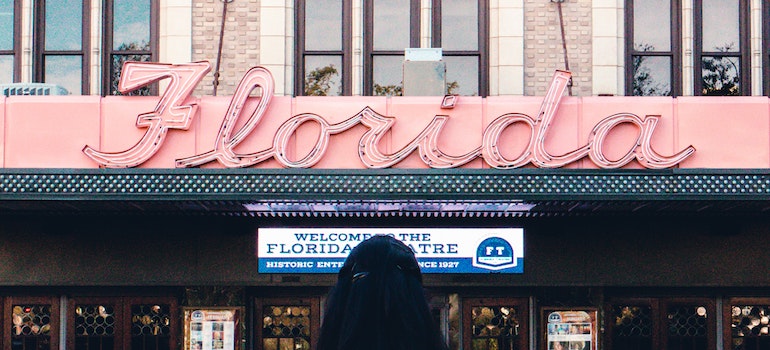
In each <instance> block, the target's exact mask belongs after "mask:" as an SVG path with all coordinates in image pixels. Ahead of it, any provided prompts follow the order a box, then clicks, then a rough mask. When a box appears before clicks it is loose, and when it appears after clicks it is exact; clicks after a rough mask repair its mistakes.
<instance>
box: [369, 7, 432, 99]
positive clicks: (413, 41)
mask: <svg viewBox="0 0 770 350" xmlns="http://www.w3.org/2000/svg"><path fill="white" fill-rule="evenodd" d="M375 1H376V0H364V24H365V28H364V82H363V84H364V85H363V86H364V88H363V91H362V95H364V96H371V95H374V92H373V90H374V58H375V56H402V57H403V56H404V51H403V50H400V51H399V50H375V49H374V2H375ZM409 45H410V47H419V46H420V0H409ZM402 86H403V85H402Z"/></svg>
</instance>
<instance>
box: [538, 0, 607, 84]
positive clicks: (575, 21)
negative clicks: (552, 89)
mask: <svg viewBox="0 0 770 350" xmlns="http://www.w3.org/2000/svg"><path fill="white" fill-rule="evenodd" d="M557 6H558V5H557V4H556V3H553V2H550V1H549V0H525V1H524V94H525V95H527V96H542V95H545V92H546V89H547V88H548V84H549V83H550V82H551V76H552V75H553V71H554V70H556V69H565V63H564V51H563V49H562V42H561V31H560V29H559V14H558V7H557ZM562 12H563V14H564V26H565V28H564V34H565V37H566V43H567V52H568V59H569V66H570V69H569V70H570V71H571V72H572V81H573V87H572V94H573V95H574V96H590V95H591V94H592V92H591V64H592V62H591V16H592V10H591V0H565V1H564V2H563V3H562Z"/></svg>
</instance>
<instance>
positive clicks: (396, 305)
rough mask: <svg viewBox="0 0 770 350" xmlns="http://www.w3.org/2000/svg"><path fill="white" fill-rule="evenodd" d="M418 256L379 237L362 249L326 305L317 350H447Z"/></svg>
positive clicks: (354, 253) (394, 241)
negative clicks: (433, 310) (435, 318)
mask: <svg viewBox="0 0 770 350" xmlns="http://www.w3.org/2000/svg"><path fill="white" fill-rule="evenodd" d="M445 349H446V345H445V344H444V342H443V340H442V337H441V332H440V330H439V329H438V325H436V323H435V321H434V320H433V318H432V317H431V313H430V308H429V307H428V302H427V300H426V297H425V294H424V290H423V287H422V274H421V273H420V267H419V265H417V259H415V257H414V252H412V250H411V249H410V248H409V247H407V246H406V245H405V244H404V243H402V242H401V241H399V240H397V239H395V238H393V237H390V236H385V235H377V236H373V237H371V238H369V239H367V240H365V241H363V242H361V244H359V245H358V246H356V247H355V248H354V249H353V250H352V251H351V252H350V255H349V256H348V258H347V259H346V260H345V264H344V265H343V266H342V268H341V269H340V271H339V273H338V275H337V285H336V286H335V287H334V288H333V289H332V290H331V292H330V294H329V298H328V300H327V303H326V312H325V314H324V320H323V324H322V326H321V335H320V338H319V341H318V348H317V350H445Z"/></svg>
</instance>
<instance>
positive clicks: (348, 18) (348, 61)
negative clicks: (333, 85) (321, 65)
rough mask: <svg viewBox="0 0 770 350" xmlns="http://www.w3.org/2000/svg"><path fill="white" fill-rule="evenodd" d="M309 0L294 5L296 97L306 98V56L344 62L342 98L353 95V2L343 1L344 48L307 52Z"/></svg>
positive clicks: (299, 1)
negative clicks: (306, 22) (306, 32)
mask: <svg viewBox="0 0 770 350" xmlns="http://www.w3.org/2000/svg"><path fill="white" fill-rule="evenodd" d="M306 1H307V0H296V1H295V3H294V8H295V9H296V10H295V20H294V24H295V26H294V33H295V38H296V42H295V49H294V54H295V57H294V95H295V96H305V57H306V56H339V57H341V61H342V67H341V69H342V72H341V74H342V79H341V80H340V84H342V93H341V94H340V95H342V96H349V95H351V93H352V86H351V82H352V77H351V75H352V74H351V73H352V70H353V69H352V66H353V64H352V52H351V46H352V37H351V33H352V22H353V19H352V1H351V0H341V1H342V48H341V50H334V51H331V50H330V51H320V50H305V13H306V11H305V3H306Z"/></svg>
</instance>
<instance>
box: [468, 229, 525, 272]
mask: <svg viewBox="0 0 770 350" xmlns="http://www.w3.org/2000/svg"><path fill="white" fill-rule="evenodd" d="M473 266H475V267H478V268H482V269H487V270H502V269H507V268H510V267H514V266H516V259H515V258H514V254H513V247H512V246H511V244H510V243H509V242H508V241H506V240H505V239H503V238H500V237H489V238H487V239H484V240H483V241H481V243H479V246H478V247H477V248H476V257H475V258H474V259H473Z"/></svg>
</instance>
